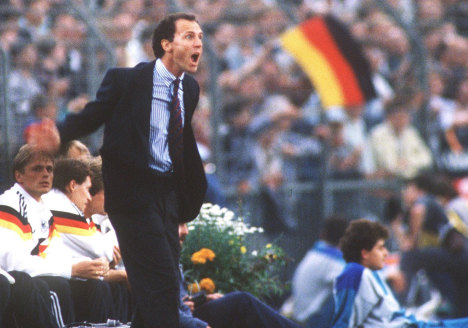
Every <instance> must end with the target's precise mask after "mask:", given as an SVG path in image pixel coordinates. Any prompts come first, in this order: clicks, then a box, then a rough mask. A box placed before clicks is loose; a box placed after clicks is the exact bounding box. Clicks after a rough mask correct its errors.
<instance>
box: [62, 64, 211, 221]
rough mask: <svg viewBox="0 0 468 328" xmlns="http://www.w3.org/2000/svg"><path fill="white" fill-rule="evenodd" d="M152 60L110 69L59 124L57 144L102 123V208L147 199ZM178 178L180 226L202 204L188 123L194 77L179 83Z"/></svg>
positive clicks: (201, 179)
mask: <svg viewBox="0 0 468 328" xmlns="http://www.w3.org/2000/svg"><path fill="white" fill-rule="evenodd" d="M154 65H155V61H153V62H151V63H141V64H139V65H137V66H135V67H134V68H113V69H110V70H109V71H108V72H107V74H106V76H105V77H104V79H103V81H102V83H101V86H100V87H99V90H98V91H97V94H96V99H95V100H94V101H91V102H89V103H88V104H87V105H86V107H85V108H84V109H83V111H81V112H80V113H78V114H70V115H68V116H67V117H66V119H65V120H64V122H62V123H61V124H59V126H58V128H59V132H60V137H61V140H62V143H65V142H67V141H70V140H73V139H77V138H80V137H82V136H84V135H87V134H89V133H91V132H93V131H95V130H96V129H97V128H99V127H100V126H101V125H102V124H105V127H104V140H103V144H102V147H101V149H100V153H101V156H102V160H103V178H104V188H105V195H106V198H105V202H106V204H105V205H106V210H107V211H108V212H110V213H112V211H125V210H128V211H132V210H134V209H137V208H139V207H140V206H145V204H147V202H150V201H152V199H153V198H152V197H151V193H152V192H153V191H152V190H154V188H152V187H153V186H152V185H151V184H152V183H153V182H154V179H151V178H150V169H149V166H148V165H149V164H148V163H149V158H150V153H149V149H150V146H149V130H150V113H151V101H152V91H153V69H154ZM183 90H184V106H185V124H184V132H183V133H184V139H183V140H184V141H183V142H184V167H185V171H184V174H183V175H181V174H178V175H177V174H176V176H175V180H176V181H177V184H176V185H177V187H178V189H179V190H180V195H181V199H182V209H181V210H182V216H181V218H180V220H181V222H187V221H190V220H192V219H194V218H195V217H196V216H197V214H198V212H199V210H200V207H201V205H202V203H203V199H204V196H205V192H206V187H207V183H206V178H205V173H204V169H203V164H202V161H201V159H200V155H199V153H198V148H197V145H196V142H195V137H194V135H193V130H192V126H191V120H192V116H193V112H194V110H195V107H196V106H197V104H198V99H199V91H200V88H199V86H198V83H197V82H196V81H195V79H194V78H193V77H192V76H190V75H188V74H185V76H184V79H183Z"/></svg>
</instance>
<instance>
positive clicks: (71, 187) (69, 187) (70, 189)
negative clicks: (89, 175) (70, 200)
mask: <svg viewBox="0 0 468 328" xmlns="http://www.w3.org/2000/svg"><path fill="white" fill-rule="evenodd" d="M75 188H76V181H75V180H71V181H70V182H69V183H68V184H67V186H66V187H65V190H66V191H67V193H69V194H71V193H72V192H73V191H74V190H75Z"/></svg>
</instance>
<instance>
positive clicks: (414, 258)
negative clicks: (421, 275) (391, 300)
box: [400, 247, 468, 317]
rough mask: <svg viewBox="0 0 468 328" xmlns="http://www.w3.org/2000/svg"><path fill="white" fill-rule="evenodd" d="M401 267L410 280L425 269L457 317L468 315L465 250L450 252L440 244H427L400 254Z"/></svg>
mask: <svg viewBox="0 0 468 328" xmlns="http://www.w3.org/2000/svg"><path fill="white" fill-rule="evenodd" d="M400 267H401V269H402V271H403V272H404V273H405V275H406V277H407V280H408V281H409V280H410V279H411V277H412V276H414V274H415V273H416V272H417V271H418V270H419V269H424V270H426V272H427V274H428V276H429V278H430V279H431V282H432V283H433V284H434V285H435V287H437V288H438V289H439V290H440V292H441V293H442V295H444V296H445V297H447V298H448V299H449V300H450V301H451V302H452V303H453V305H454V308H455V313H454V315H455V316H456V317H466V316H468V288H467V287H466V286H467V284H468V251H467V250H463V251H461V252H459V253H451V252H448V251H447V250H445V249H443V248H440V247H426V248H421V249H417V250H413V251H409V252H406V253H404V254H403V256H402V259H401V264H400Z"/></svg>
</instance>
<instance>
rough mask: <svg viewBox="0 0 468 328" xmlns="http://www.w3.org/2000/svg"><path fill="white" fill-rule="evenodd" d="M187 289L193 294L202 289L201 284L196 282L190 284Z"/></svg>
mask: <svg viewBox="0 0 468 328" xmlns="http://www.w3.org/2000/svg"><path fill="white" fill-rule="evenodd" d="M187 289H188V291H189V292H190V293H191V294H195V293H198V292H199V291H200V285H199V284H198V283H196V282H194V283H192V284H189V285H188V286H187Z"/></svg>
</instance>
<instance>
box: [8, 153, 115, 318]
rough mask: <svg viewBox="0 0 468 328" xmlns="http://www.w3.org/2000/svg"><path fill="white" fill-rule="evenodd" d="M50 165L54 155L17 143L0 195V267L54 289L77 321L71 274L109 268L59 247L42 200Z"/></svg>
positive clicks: (92, 274) (84, 275)
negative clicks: (9, 181) (10, 180)
mask: <svg viewBox="0 0 468 328" xmlns="http://www.w3.org/2000/svg"><path fill="white" fill-rule="evenodd" d="M53 168H54V158H53V156H52V155H51V154H49V153H47V152H44V151H40V150H38V149H36V148H34V147H33V146H30V145H25V146H23V147H21V148H20V150H19V151H18V154H17V155H16V156H15V158H14V161H13V172H14V177H15V180H16V183H15V184H14V185H13V187H11V188H10V189H9V190H7V191H5V192H4V193H3V194H2V195H1V196H0V240H2V242H1V243H0V267H2V268H3V269H4V270H6V271H8V272H12V271H20V272H25V273H27V274H28V275H30V276H32V277H33V279H35V280H36V279H37V280H41V281H42V282H46V283H47V285H48V288H50V289H51V290H53V291H54V292H56V293H57V296H58V298H59V300H60V307H61V312H62V315H63V319H64V323H65V324H68V323H71V322H74V321H76V319H75V312H74V310H73V303H74V302H73V298H72V294H71V287H70V285H71V283H72V281H71V280H70V278H75V277H76V278H81V279H90V280H93V281H98V280H95V279H98V278H99V277H102V276H103V275H105V274H106V273H107V270H108V267H107V266H106V265H105V263H103V262H102V261H99V260H94V261H93V260H86V259H83V258H81V259H75V260H73V259H72V257H71V255H70V253H69V252H68V251H67V250H66V248H65V247H63V242H62V238H59V235H58V232H57V230H56V229H55V225H54V224H53V220H52V213H51V212H50V210H49V209H48V208H47V207H46V206H45V204H44V202H43V200H42V195H44V194H45V193H47V192H49V190H50V188H51V187H52V179H53ZM95 297H96V300H99V299H100V296H99V295H95ZM93 300H94V298H93V296H92V295H91V294H90V295H88V296H87V302H92V301H93Z"/></svg>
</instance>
